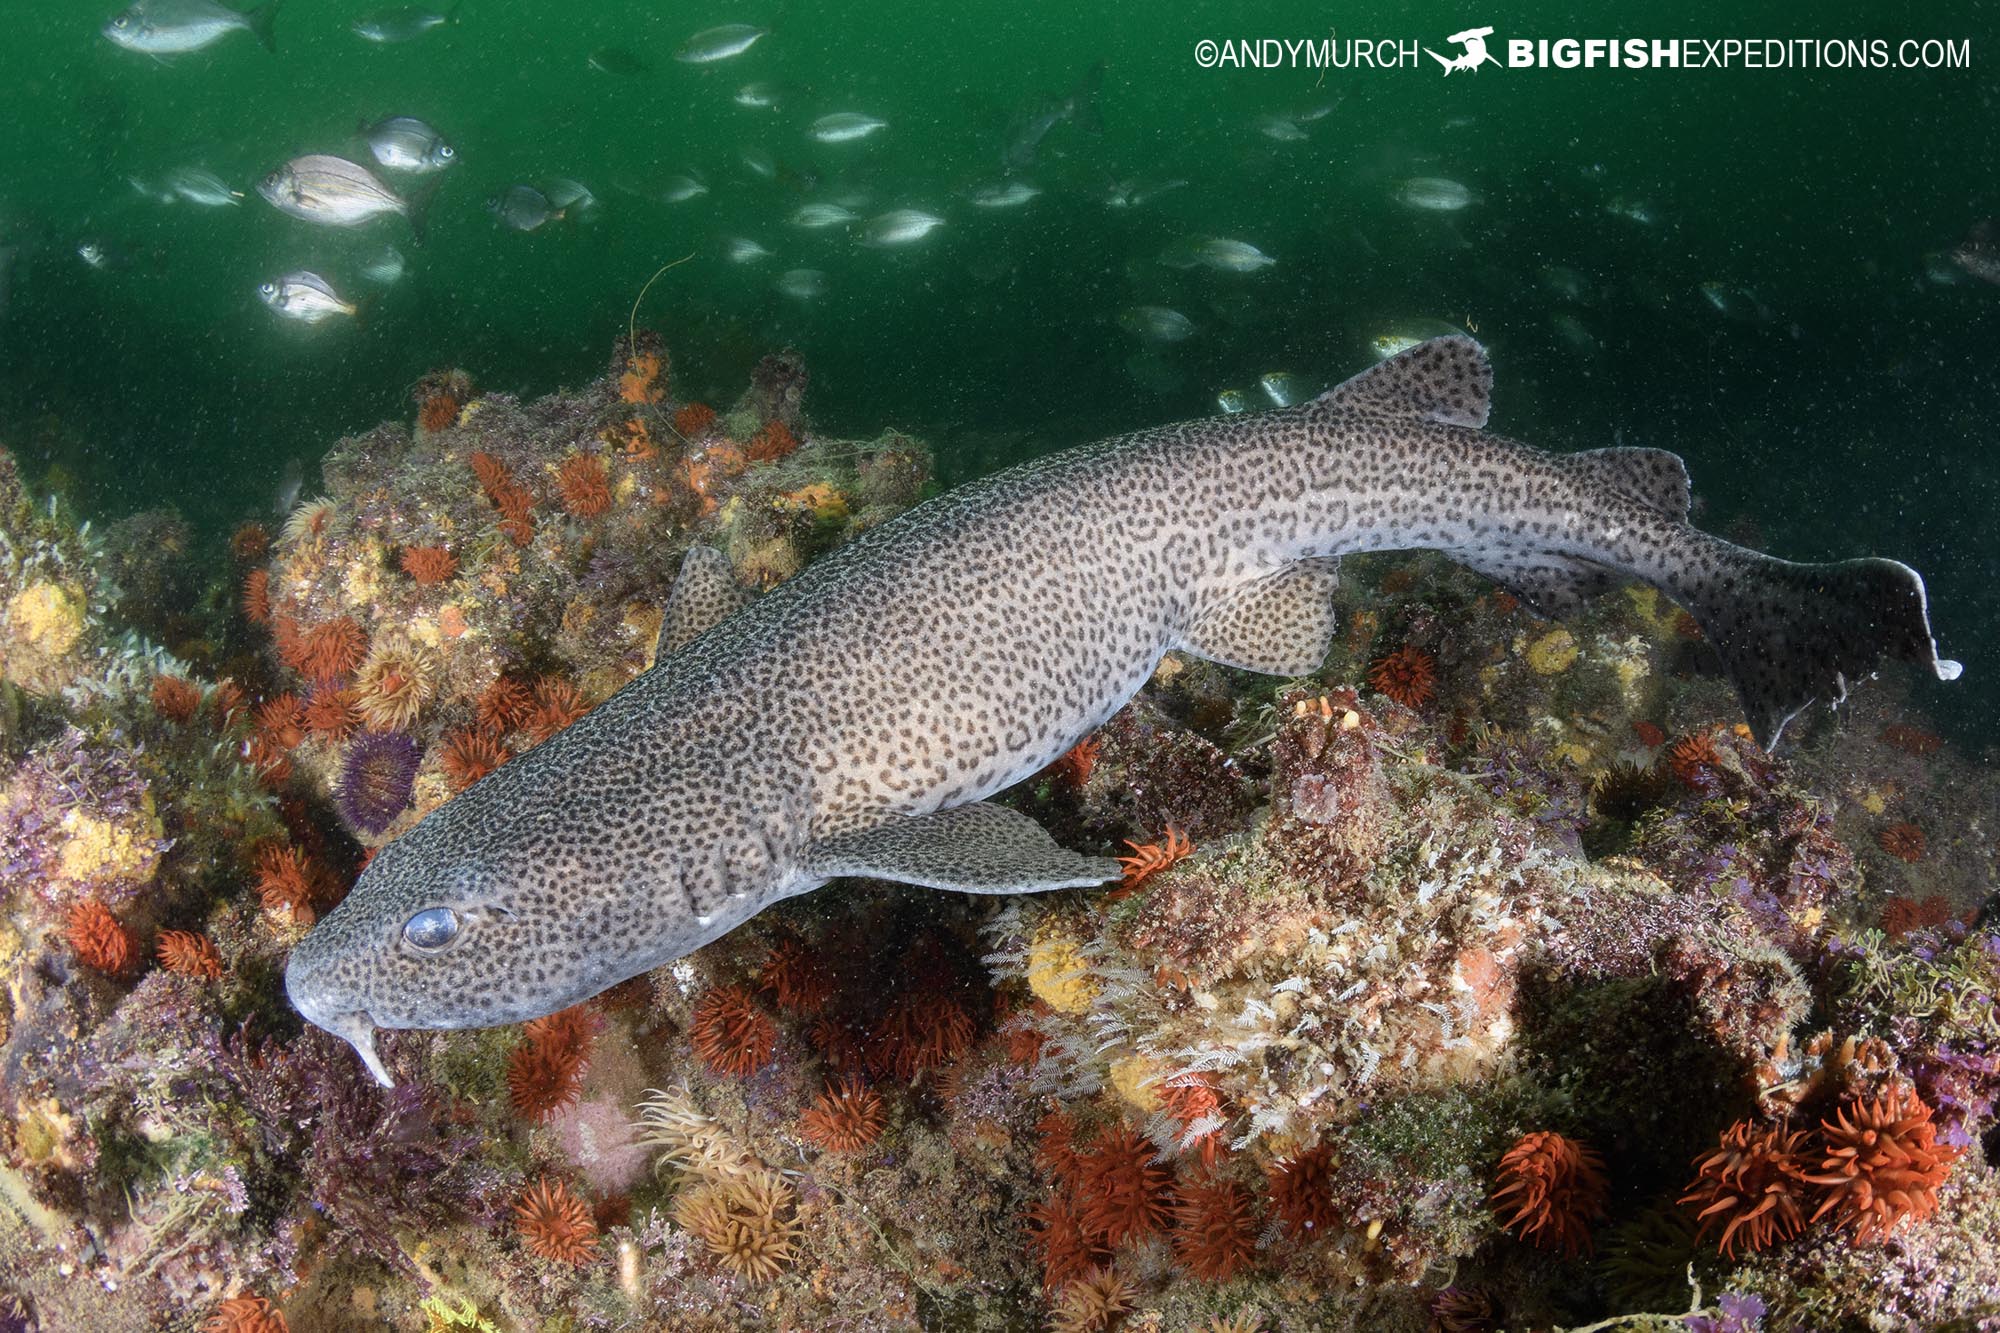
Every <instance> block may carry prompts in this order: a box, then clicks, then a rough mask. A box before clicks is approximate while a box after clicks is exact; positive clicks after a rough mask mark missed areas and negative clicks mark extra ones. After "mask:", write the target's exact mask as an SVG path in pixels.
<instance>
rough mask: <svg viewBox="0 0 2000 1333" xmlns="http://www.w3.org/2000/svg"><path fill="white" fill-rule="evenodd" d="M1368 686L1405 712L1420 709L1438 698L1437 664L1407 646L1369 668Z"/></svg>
mask: <svg viewBox="0 0 2000 1333" xmlns="http://www.w3.org/2000/svg"><path fill="white" fill-rule="evenodd" d="M1368 684H1369V685H1370V686H1371V687H1372V688H1374V689H1375V690H1376V692H1378V693H1380V694H1385V695H1387V696H1388V697H1389V698H1391V699H1394V700H1395V701H1396V702H1397V703H1399V704H1401V705H1403V707H1405V708H1410V709H1417V708H1422V707H1423V706H1424V705H1425V704H1427V703H1429V702H1430V701H1431V699H1432V698H1433V696H1435V695H1436V694H1437V661H1436V659H1434V658H1433V657H1432V656H1431V655H1430V654H1429V653H1427V652H1425V651H1424V650H1423V649H1421V648H1419V647H1417V646H1416V645H1414V644H1408V643H1406V644H1404V645H1403V646H1402V647H1401V648H1398V649H1397V650H1396V651H1395V652H1393V653H1390V654H1389V655H1388V656H1387V657H1385V658H1383V659H1382V660H1380V661H1379V662H1377V663H1375V665H1373V666H1371V667H1369V668H1368Z"/></svg>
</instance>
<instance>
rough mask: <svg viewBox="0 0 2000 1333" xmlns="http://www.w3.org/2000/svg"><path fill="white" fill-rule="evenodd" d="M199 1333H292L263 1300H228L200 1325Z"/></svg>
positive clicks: (283, 1319) (261, 1298)
mask: <svg viewBox="0 0 2000 1333" xmlns="http://www.w3.org/2000/svg"><path fill="white" fill-rule="evenodd" d="M201 1333H291V1325H290V1324H288V1323H286V1322H285V1316H284V1313H283V1312H282V1311H280V1310H279V1309H278V1307H277V1306H275V1305H273V1304H271V1302H269V1301H267V1300H265V1299H264V1298H263V1297H262V1296H250V1295H243V1296H231V1297H230V1298H229V1299H228V1300H226V1301H224V1302H223V1303H222V1304H220V1305H218V1306H216V1307H215V1313H213V1314H211V1315H210V1316H209V1317H208V1318H207V1319H205V1320H203V1321H202V1325H201Z"/></svg>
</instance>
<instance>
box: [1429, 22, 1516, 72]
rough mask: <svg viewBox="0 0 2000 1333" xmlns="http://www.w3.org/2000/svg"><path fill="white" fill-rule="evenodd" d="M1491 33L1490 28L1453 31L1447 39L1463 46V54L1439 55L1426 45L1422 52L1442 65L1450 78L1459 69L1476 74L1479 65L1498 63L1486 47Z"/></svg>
mask: <svg viewBox="0 0 2000 1333" xmlns="http://www.w3.org/2000/svg"><path fill="white" fill-rule="evenodd" d="M1492 35H1493V29H1491V28H1467V29H1466V30H1465V31H1464V32H1455V33H1453V34H1452V35H1451V36H1450V38H1449V39H1448V40H1450V41H1452V42H1455V43H1457V44H1458V45H1460V46H1462V47H1464V48H1465V53H1464V54H1463V55H1457V56H1451V57H1446V56H1441V55H1439V54H1438V53H1437V52H1435V51H1433V50H1431V49H1430V48H1429V47H1428V46H1427V47H1425V48H1424V54H1425V55H1427V56H1429V57H1430V58H1431V59H1432V60H1435V61H1437V62H1438V64H1440V65H1443V66H1444V73H1445V77H1446V78H1450V77H1451V76H1452V74H1453V73H1455V72H1457V71H1460V70H1463V71H1465V72H1467V73H1471V74H1477V73H1478V72H1479V67H1480V66H1481V65H1497V64H1499V63H1500V62H1499V61H1498V60H1496V59H1494V58H1493V53H1492V52H1491V51H1488V50H1487V49H1486V39H1487V38H1488V37H1491V36H1492Z"/></svg>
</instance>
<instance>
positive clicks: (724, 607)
mask: <svg viewBox="0 0 2000 1333" xmlns="http://www.w3.org/2000/svg"><path fill="white" fill-rule="evenodd" d="M749 600H750V595H749V594H748V593H746V592H744V591H743V588H742V586H741V585H740V584H738V583H737V582H736V574H735V571H733V570H731V569H730V567H729V557H728V556H726V555H724V554H723V553H722V552H720V551H718V550H716V549H715V548H714V547H713V546H690V547H688V553H687V555H685V556H684V557H682V559H681V572H680V574H679V576H678V577H676V578H675V579H674V587H673V591H672V592H670V593H668V594H667V609H666V615H665V616H664V617H663V618H662V619H661V621H660V638H659V641H658V642H657V643H656V644H654V646H653V660H654V661H656V662H657V661H658V660H660V659H661V658H663V657H665V656H667V655H668V654H670V653H675V652H678V651H680V650H681V649H682V648H685V647H686V646H687V645H688V644H689V643H691V642H692V641H693V640H694V639H695V638H696V637H697V636H699V635H700V634H701V633H702V632H703V631H705V630H707V629H708V628H709V627H710V626H711V625H715V624H718V623H720V622H721V621H724V620H727V619H729V617H731V616H733V615H735V614H736V613H737V612H738V611H741V610H742V609H743V607H744V605H745V604H746V603H747V602H749Z"/></svg>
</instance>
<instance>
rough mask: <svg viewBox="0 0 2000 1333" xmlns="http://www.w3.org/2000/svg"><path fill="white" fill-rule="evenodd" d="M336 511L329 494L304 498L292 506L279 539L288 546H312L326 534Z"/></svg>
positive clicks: (280, 531)
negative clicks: (308, 498) (309, 498)
mask: <svg viewBox="0 0 2000 1333" xmlns="http://www.w3.org/2000/svg"><path fill="white" fill-rule="evenodd" d="M336 512H337V509H336V507H335V505H334V503H333V500H332V499H331V498H330V497H328V496H324V495H322V496H318V497H316V498H314V499H311V500H302V501H300V502H299V503H298V504H296V505H294V506H293V507H292V512H291V513H290V514H289V515H288V516H287V517H286V519H285V526H284V527H283V528H282V529H280V530H279V532H278V540H279V541H281V542H283V543H284V544H285V545H287V546H310V545H312V544H314V543H316V542H318V541H320V540H321V539H322V538H324V537H325V536H326V530H327V527H328V525H330V524H331V523H332V522H333V516H334V514H335V513H336Z"/></svg>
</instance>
